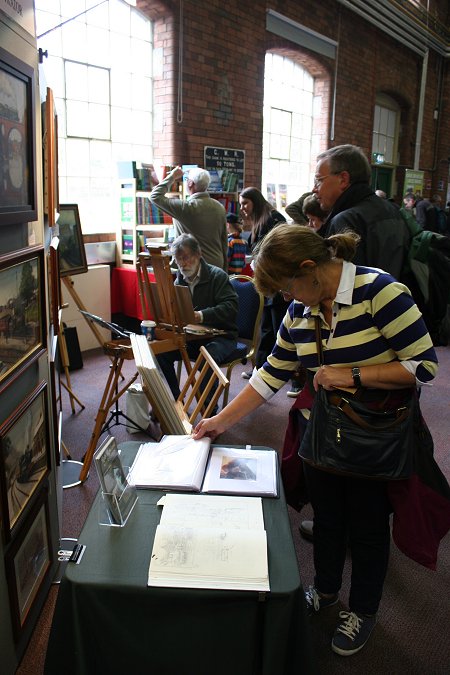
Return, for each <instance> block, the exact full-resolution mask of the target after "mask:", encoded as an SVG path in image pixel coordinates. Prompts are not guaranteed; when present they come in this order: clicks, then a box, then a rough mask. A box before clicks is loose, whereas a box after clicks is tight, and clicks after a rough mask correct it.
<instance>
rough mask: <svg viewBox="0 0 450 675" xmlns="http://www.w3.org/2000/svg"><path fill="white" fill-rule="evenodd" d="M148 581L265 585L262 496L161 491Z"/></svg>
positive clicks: (261, 588)
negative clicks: (160, 509)
mask: <svg viewBox="0 0 450 675" xmlns="http://www.w3.org/2000/svg"><path fill="white" fill-rule="evenodd" d="M161 501H162V503H163V510H162V514H161V520H160V523H159V525H158V527H157V528H156V533H155V539H154V542H153V548H152V553H151V557H150V566H149V572H148V585H149V586H164V587H175V588H220V589H228V590H253V591H260V592H264V591H269V590H270V583H269V568H268V560H267V535H266V531H265V529H264V517H263V510H262V503H261V498H258V497H223V496H217V495H214V496H213V495H201V496H197V495H185V494H168V495H165V496H164V497H163V499H162V500H160V502H158V504H160V503H161Z"/></svg>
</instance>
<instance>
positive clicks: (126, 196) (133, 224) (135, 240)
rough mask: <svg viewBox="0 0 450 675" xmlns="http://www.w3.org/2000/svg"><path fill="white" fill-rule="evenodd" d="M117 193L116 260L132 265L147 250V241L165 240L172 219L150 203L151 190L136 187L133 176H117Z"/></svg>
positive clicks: (135, 180)
mask: <svg viewBox="0 0 450 675" xmlns="http://www.w3.org/2000/svg"><path fill="white" fill-rule="evenodd" d="M119 192H120V217H119V231H118V232H117V249H118V256H119V261H118V263H119V264H120V265H122V264H125V265H127V264H129V265H133V266H135V265H136V259H137V256H138V255H139V253H140V252H141V251H145V250H146V249H145V243H146V240H148V239H150V240H151V241H152V242H154V243H158V242H164V241H167V240H168V237H169V230H170V228H171V227H172V218H171V217H170V216H169V215H167V214H166V213H163V212H162V211H160V210H159V209H158V208H157V207H156V206H154V205H153V204H152V203H151V202H150V190H149V191H146V190H138V189H137V179H136V178H124V179H120V181H119ZM176 196H178V193H176Z"/></svg>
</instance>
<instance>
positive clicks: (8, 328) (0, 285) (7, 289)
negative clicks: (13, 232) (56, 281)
mask: <svg viewBox="0 0 450 675" xmlns="http://www.w3.org/2000/svg"><path fill="white" fill-rule="evenodd" d="M45 314H46V312H45V296H44V249H43V248H41V249H39V250H38V251H36V250H33V251H31V252H28V251H27V252H25V253H21V254H19V255H17V254H15V255H10V256H5V257H4V258H3V259H2V261H1V262H0V383H1V382H2V381H3V380H5V379H6V378H7V377H9V375H11V374H12V373H13V372H14V371H15V370H16V369H17V368H18V367H19V366H21V365H22V364H24V363H25V362H26V361H29V360H31V359H34V358H37V357H38V356H39V355H40V354H41V353H42V352H43V350H44V347H45V330H44V326H45Z"/></svg>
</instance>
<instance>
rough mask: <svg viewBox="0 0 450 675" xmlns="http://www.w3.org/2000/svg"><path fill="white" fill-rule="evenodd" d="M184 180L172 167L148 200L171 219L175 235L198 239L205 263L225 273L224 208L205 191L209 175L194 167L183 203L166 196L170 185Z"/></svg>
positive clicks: (226, 240) (226, 265) (178, 167)
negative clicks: (188, 235) (185, 235)
mask: <svg viewBox="0 0 450 675" xmlns="http://www.w3.org/2000/svg"><path fill="white" fill-rule="evenodd" d="M182 177H183V169H182V168H181V167H180V166H177V167H175V169H172V171H171V172H170V173H169V174H167V176H166V177H165V178H164V179H163V180H162V181H161V182H160V183H159V184H158V185H156V186H155V187H154V188H153V190H152V192H151V195H150V201H151V202H152V204H155V206H157V207H158V208H159V209H161V211H164V212H165V213H168V214H169V215H170V216H172V218H173V221H174V226H175V236H176V237H178V236H179V235H180V234H183V233H187V234H192V235H194V237H195V238H196V239H197V241H198V243H199V244H200V247H201V249H202V255H203V257H204V259H205V260H206V262H207V263H209V264H210V265H215V266H216V267H220V268H221V269H223V270H224V271H225V272H227V271H228V235H227V225H226V215H227V214H226V211H225V208H224V207H223V206H222V204H220V203H219V202H218V201H217V200H216V199H213V198H212V197H211V196H210V194H209V192H208V191H207V190H208V186H209V184H210V181H211V177H210V175H209V172H208V171H206V170H205V169H201V168H199V167H196V168H194V169H191V170H190V171H189V173H188V176H187V180H186V187H187V190H188V192H189V196H188V198H187V199H186V200H184V199H178V198H176V197H175V198H170V197H166V193H167V192H169V191H170V188H171V186H172V184H173V183H174V182H175V181H178V180H180V179H181V178H182Z"/></svg>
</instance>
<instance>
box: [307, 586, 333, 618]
mask: <svg viewBox="0 0 450 675" xmlns="http://www.w3.org/2000/svg"><path fill="white" fill-rule="evenodd" d="M305 600H306V609H307V611H308V614H314V613H315V612H320V610H321V609H324V608H325V607H331V606H332V605H335V604H336V603H337V601H338V600H339V595H338V594H337V593H336V595H332V596H331V598H322V597H321V596H320V595H319V593H318V592H317V589H315V588H314V586H310V587H309V588H308V590H307V591H305Z"/></svg>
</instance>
